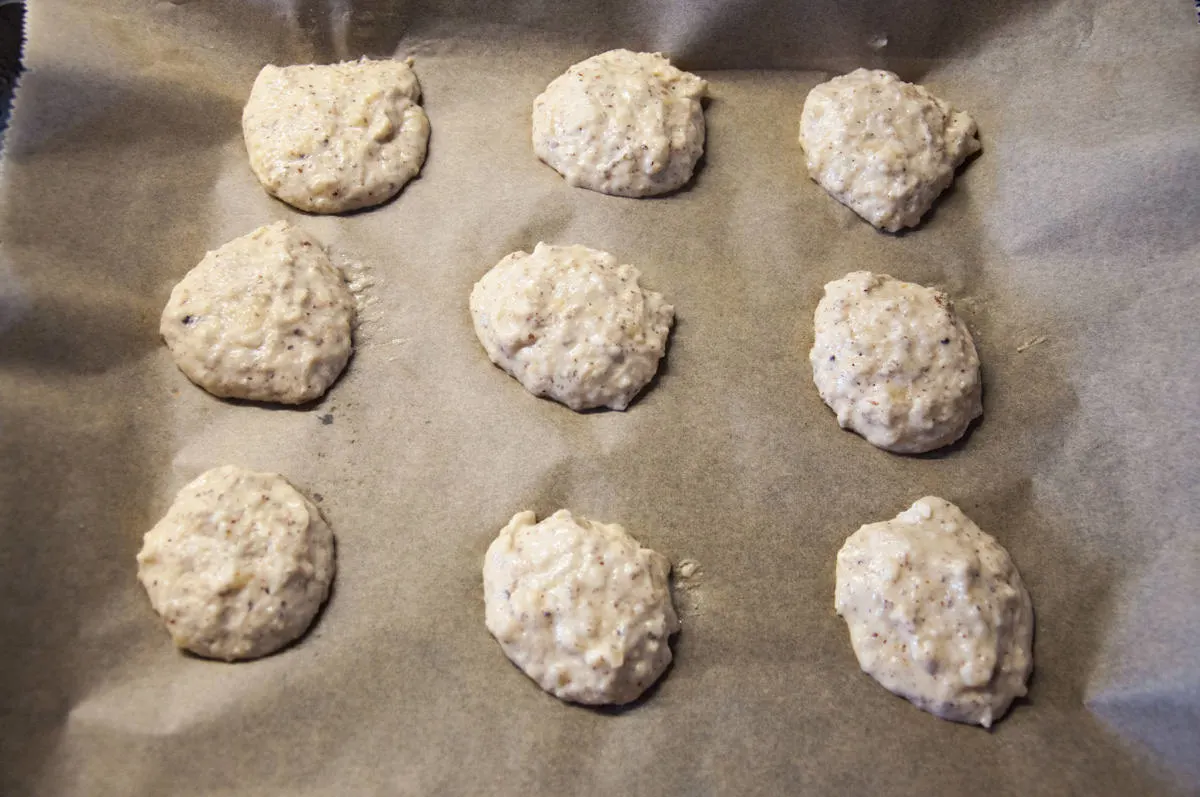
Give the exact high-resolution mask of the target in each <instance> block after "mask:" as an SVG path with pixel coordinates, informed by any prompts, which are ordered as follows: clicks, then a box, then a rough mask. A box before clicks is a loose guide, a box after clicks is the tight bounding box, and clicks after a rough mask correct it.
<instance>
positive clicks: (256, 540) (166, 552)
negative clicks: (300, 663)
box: [137, 465, 334, 661]
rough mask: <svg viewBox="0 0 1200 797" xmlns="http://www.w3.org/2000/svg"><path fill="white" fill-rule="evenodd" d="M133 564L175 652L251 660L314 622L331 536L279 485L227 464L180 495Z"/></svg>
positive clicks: (308, 506)
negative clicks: (165, 627)
mask: <svg viewBox="0 0 1200 797" xmlns="http://www.w3.org/2000/svg"><path fill="white" fill-rule="evenodd" d="M137 561H138V579H139V580H140V581H141V582H142V586H143V587H145V588H146V593H147V594H148V595H149V596H150V603H151V605H153V606H154V610H155V611H156V612H158V613H159V615H161V616H162V619H163V621H164V622H165V623H166V626H167V631H168V632H170V634H171V638H172V639H173V640H174V641H175V644H176V645H177V646H178V647H180V648H184V649H186V650H190V651H191V652H193V653H196V654H197V655H200V656H205V657H208V658H214V659H225V660H227V661H234V660H237V659H253V658H257V657H259V656H265V655H267V654H269V653H273V652H275V651H276V650H279V649H280V648H281V647H283V646H284V645H286V644H288V643H289V642H291V641H292V640H294V639H296V638H297V637H299V636H300V635H301V634H303V633H304V632H305V630H307V629H308V626H309V625H310V624H311V623H312V620H313V618H314V617H315V616H316V614H317V610H318V609H320V607H321V604H322V603H323V602H324V601H325V598H326V597H327V596H328V595H329V585H330V583H331V582H332V581H333V571H334V548H333V532H332V531H331V530H330V528H329V526H328V525H327V524H326V523H325V520H324V518H322V517H321V512H320V510H318V509H317V507H316V506H315V505H314V504H313V503H312V502H311V501H309V500H308V499H307V498H305V497H304V496H303V495H301V494H300V493H299V492H298V491H297V490H296V489H295V488H294V487H292V486H291V485H290V484H288V482H287V481H286V480H285V479H284V478H283V477H282V476H280V475H278V474H276V473H254V472H252V471H248V470H245V469H244V468H239V467H237V466H234V465H225V466H223V467H220V468H214V469H213V470H210V471H208V472H206V473H204V474H202V475H201V476H200V477H199V478H198V479H196V480H195V481H193V482H191V483H190V484H188V485H187V486H185V487H184V488H183V489H182V490H180V491H179V494H178V495H177V496H176V497H175V502H174V503H173V504H172V505H171V508H170V509H169V510H168V511H167V514H166V516H165V517H164V518H163V519H162V520H160V521H159V522H158V524H157V525H155V526H154V528H152V529H151V530H150V531H149V532H148V533H147V534H146V536H145V540H144V544H143V546H142V550H141V552H140V553H139V554H138V556H137Z"/></svg>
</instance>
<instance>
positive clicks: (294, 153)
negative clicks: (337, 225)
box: [242, 58, 429, 213]
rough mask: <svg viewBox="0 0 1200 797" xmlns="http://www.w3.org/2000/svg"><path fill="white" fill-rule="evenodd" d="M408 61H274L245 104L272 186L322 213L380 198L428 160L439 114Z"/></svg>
mask: <svg viewBox="0 0 1200 797" xmlns="http://www.w3.org/2000/svg"><path fill="white" fill-rule="evenodd" d="M411 64H412V60H411V59H409V60H408V61H391V60H385V61H370V60H367V59H365V58H364V59H362V60H360V61H346V62H343V63H340V64H321V65H318V64H302V65H297V66H284V67H279V66H272V65H267V66H264V67H263V68H262V71H261V72H259V74H258V78H257V79H256V80H255V81H254V87H253V88H252V89H251V90H250V99H249V101H247V103H246V108H245V110H244V111H243V112H242V134H243V136H244V138H245V140H246V152H247V153H248V154H249V156H250V168H251V169H253V170H254V174H255V176H256V177H258V181H259V182H260V183H262V185H263V187H264V188H266V189H267V191H268V192H269V193H270V194H272V195H273V196H275V197H278V198H279V199H282V200H283V201H284V202H287V203H288V204H289V205H292V206H294V207H297V208H300V209H301V210H307V211H310V212H312V213H343V212H345V211H349V210H357V209H358V208H365V207H371V206H372V205H378V204H379V203H381V202H384V201H386V200H388V199H390V198H391V197H393V196H395V195H396V194H397V193H399V191H400V189H401V188H403V187H404V184H405V183H407V182H408V181H409V180H411V179H412V178H413V177H415V176H416V175H417V172H419V171H420V170H421V165H422V164H423V163H424V162H425V149H426V147H427V146H428V143H429V120H428V119H427V118H426V116H425V111H423V110H422V109H421V106H420V105H418V104H417V102H418V101H419V100H420V99H421V87H420V84H419V83H418V82H417V76H416V75H415V74H413V71H412V69H411V68H410V67H411Z"/></svg>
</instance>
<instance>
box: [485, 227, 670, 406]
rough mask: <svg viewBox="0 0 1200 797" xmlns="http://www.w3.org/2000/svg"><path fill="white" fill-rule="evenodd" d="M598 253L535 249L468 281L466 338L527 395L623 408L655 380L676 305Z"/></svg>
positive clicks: (564, 248) (630, 270) (638, 276)
mask: <svg viewBox="0 0 1200 797" xmlns="http://www.w3.org/2000/svg"><path fill="white" fill-rule="evenodd" d="M640 279H641V273H640V272H639V271H638V270H637V269H636V268H634V267H633V266H630V265H625V264H620V263H618V262H617V259H616V258H615V257H613V256H612V255H611V254H609V253H607V252H601V251H599V250H597V249H589V248H588V247H585V246H551V245H548V244H545V243H539V244H538V245H537V246H536V247H535V248H534V250H533V253H532V254H530V253H527V252H513V253H512V254H511V255H508V256H507V257H505V258H504V259H503V260H501V261H500V262H499V263H497V264H496V265H495V266H494V267H493V268H492V269H491V270H490V271H488V273H487V274H485V275H484V276H483V278H482V279H480V280H479V282H477V283H476V284H475V287H474V288H473V289H472V291H471V298H470V308H471V316H472V319H473V320H474V324H475V334H476V335H477V336H478V337H479V342H480V343H482V344H483V347H484V349H485V350H486V351H487V353H488V357H490V358H491V360H492V362H493V363H495V364H496V365H498V366H500V367H501V368H503V369H504V370H505V371H507V372H508V373H510V374H512V375H513V376H514V377H516V379H517V380H518V381H519V382H520V383H521V384H522V385H524V386H525V388H526V389H527V390H528V391H529V392H530V393H533V394H534V395H535V396H546V397H548V398H551V399H554V400H555V401H559V402H561V403H563V404H565V405H567V406H568V407H570V408H571V409H573V410H585V409H590V408H594V407H610V408H612V409H615V410H623V409H625V408H626V407H628V406H629V403H630V402H631V401H633V399H634V397H635V396H636V395H637V394H638V393H639V392H640V391H641V390H642V388H644V387H645V386H646V384H647V383H648V382H649V381H650V380H651V379H652V378H653V377H654V374H655V372H656V371H657V370H658V363H659V360H660V359H661V358H662V356H663V353H664V352H665V351H666V346H667V336H668V334H670V330H671V323H672V321H673V320H674V318H675V308H674V307H672V306H671V305H669V304H667V303H666V301H665V300H664V299H663V296H662V294H660V293H656V292H655V291H651V290H646V289H644V288H642V286H641V284H640Z"/></svg>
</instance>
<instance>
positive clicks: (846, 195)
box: [800, 69, 979, 232]
mask: <svg viewBox="0 0 1200 797" xmlns="http://www.w3.org/2000/svg"><path fill="white" fill-rule="evenodd" d="M975 133H976V128H975V120H973V119H972V118H971V117H970V116H968V115H967V114H966V113H965V112H963V111H956V110H954V109H953V108H951V107H950V106H949V105H948V104H946V103H945V102H943V101H942V100H939V99H938V98H937V97H934V96H933V95H932V94H930V93H929V92H928V91H927V90H926V89H925V88H924V87H922V86H917V85H914V84H912V83H905V82H904V81H903V80H901V79H900V78H898V77H896V75H894V74H892V73H891V72H884V71H883V70H881V69H874V70H869V69H856V70H854V71H853V72H851V73H850V74H848V75H842V76H841V77H835V78H834V79H833V80H830V81H829V82H828V83H822V84H820V85H819V86H817V87H816V88H814V89H813V90H812V91H811V92H809V94H808V99H806V100H805V101H804V110H803V111H802V112H801V114H800V144H801V145H802V146H803V147H804V152H805V155H806V156H807V160H808V173H809V175H811V176H812V178H813V179H814V180H816V181H817V182H818V183H819V184H820V185H821V187H822V188H824V189H825V190H826V191H828V192H829V193H830V194H832V195H833V197H834V199H836V200H837V201H839V202H841V203H843V204H845V205H848V206H849V207H850V208H851V209H852V210H853V211H854V212H855V213H857V214H858V215H860V216H862V217H863V218H864V219H866V220H867V221H869V222H871V224H874V225H875V226H876V227H879V228H881V229H884V230H888V231H889V232H896V231H898V230H900V229H901V228H903V227H913V226H916V224H917V222H919V221H920V220H921V217H922V216H923V215H925V211H927V210H929V207H930V205H932V204H933V201H934V200H935V199H937V197H938V194H940V193H942V191H945V190H946V187H947V186H949V185H950V181H951V180H953V179H954V170H955V169H957V168H958V166H959V164H961V163H962V162H963V161H964V160H965V159H966V158H967V156H969V155H971V154H972V153H974V152H976V151H977V150H978V149H979V139H978V138H976V136H975Z"/></svg>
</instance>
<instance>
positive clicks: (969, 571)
mask: <svg viewBox="0 0 1200 797" xmlns="http://www.w3.org/2000/svg"><path fill="white" fill-rule="evenodd" d="M835 604H836V608H837V613H838V614H839V615H841V616H842V617H844V618H845V620H846V625H847V626H848V628H849V630H850V642H851V644H852V645H853V646H854V654H855V656H857V657H858V663H859V665H860V666H861V667H862V669H863V671H864V672H866V673H867V674H868V675H870V676H871V677H872V678H874V679H875V680H876V681H878V682H879V683H880V684H882V685H883V686H884V687H885V688H886V689H888V690H889V691H891V692H894V693H895V694H898V695H900V696H902V697H905V698H907V699H908V700H910V701H912V703H913V704H914V705H916V706H917V707H918V708H922V709H924V710H925V711H928V712H930V713H932V714H935V715H937V716H939V717H942V718H943V719H948V720H955V721H956V722H968V723H975V724H978V725H983V726H984V727H988V726H990V725H991V724H992V723H993V722H994V721H996V720H998V719H999V718H1000V717H1002V716H1003V715H1004V712H1005V711H1007V710H1008V707H1009V705H1010V704H1011V703H1012V701H1013V699H1014V698H1017V697H1021V696H1022V695H1024V694H1025V691H1026V688H1025V682H1026V680H1027V679H1028V678H1029V673H1030V670H1032V668H1033V652H1032V644H1033V605H1032V603H1031V602H1030V598H1029V592H1028V591H1027V590H1026V589H1025V585H1024V584H1023V583H1022V582H1021V576H1020V574H1019V573H1017V568H1016V566H1015V565H1013V562H1012V559H1011V558H1009V555H1008V552H1007V551H1005V550H1004V548H1003V547H1001V546H1000V544H999V543H997V542H996V541H995V540H994V539H993V538H992V537H990V536H989V535H987V534H985V533H984V532H983V531H981V530H980V529H979V527H978V526H976V525H975V524H974V523H972V522H971V520H970V519H969V518H968V517H967V516H966V515H964V514H963V513H962V511H961V510H959V508H958V507H956V506H955V505H954V504H951V503H950V502H948V501H945V500H943V499H941V498H935V497H932V496H929V497H926V498H922V499H921V500H919V501H917V502H916V503H915V504H913V505H912V506H911V507H910V508H909V509H907V510H905V511H904V512H901V513H900V514H899V515H898V516H897V517H896V518H895V519H893V520H887V521H884V522H882V523H872V524H869V525H866V526H863V527H862V528H860V529H859V530H858V531H856V532H854V534H852V535H850V537H849V538H848V539H847V540H846V544H845V545H844V546H842V549H841V551H839V552H838V557H837V586H836V595H835Z"/></svg>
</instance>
